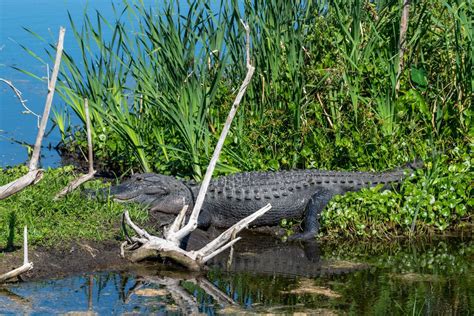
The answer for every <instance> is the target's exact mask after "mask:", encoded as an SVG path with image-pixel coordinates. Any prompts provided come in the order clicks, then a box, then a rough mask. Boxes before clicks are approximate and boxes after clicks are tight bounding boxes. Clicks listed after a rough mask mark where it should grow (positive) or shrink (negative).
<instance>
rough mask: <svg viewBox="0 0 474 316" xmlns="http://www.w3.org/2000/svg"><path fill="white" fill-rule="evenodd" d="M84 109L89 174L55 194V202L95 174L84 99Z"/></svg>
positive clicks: (89, 126)
mask: <svg viewBox="0 0 474 316" xmlns="http://www.w3.org/2000/svg"><path fill="white" fill-rule="evenodd" d="M84 109H85V113H86V129H87V148H88V151H89V156H88V162H89V172H88V173H87V174H85V175H82V176H80V177H79V178H77V179H75V180H73V181H71V182H70V183H69V184H68V185H67V186H66V187H65V188H64V189H62V190H61V192H59V193H58V194H56V196H55V197H54V199H55V200H57V199H59V198H61V197H63V196H65V195H67V194H68V193H70V192H72V191H74V190H75V189H76V188H77V187H79V186H80V185H81V184H83V183H84V182H87V181H89V180H91V179H92V178H94V175H95V173H96V171H95V170H94V153H93V148H92V131H91V119H90V115H89V102H88V100H87V99H84Z"/></svg>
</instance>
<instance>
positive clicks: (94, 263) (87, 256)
mask: <svg viewBox="0 0 474 316" xmlns="http://www.w3.org/2000/svg"><path fill="white" fill-rule="evenodd" d="M29 260H30V262H33V269H32V270H30V271H29V272H27V273H25V274H23V275H22V276H21V278H22V280H24V281H36V280H44V279H50V278H61V277H65V276H68V275H74V274H79V273H85V272H92V271H101V270H117V271H122V270H128V269H131V268H133V267H135V266H137V264H133V263H131V262H129V261H128V260H126V259H122V258H121V257H120V244H119V242H118V241H106V242H91V241H83V242H82V241H81V242H74V243H71V244H70V245H68V246H67V247H66V246H61V249H53V248H43V247H37V248H33V249H29ZM22 264H23V249H17V250H16V251H14V252H3V253H1V254H0V274H3V273H5V272H8V271H10V270H13V269H15V268H18V267H19V266H21V265H22ZM13 281H14V280H13Z"/></svg>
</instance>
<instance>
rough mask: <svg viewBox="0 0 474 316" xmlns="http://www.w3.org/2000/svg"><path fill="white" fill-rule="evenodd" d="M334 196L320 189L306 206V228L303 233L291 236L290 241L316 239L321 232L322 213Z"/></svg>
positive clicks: (328, 191)
mask: <svg viewBox="0 0 474 316" xmlns="http://www.w3.org/2000/svg"><path fill="white" fill-rule="evenodd" d="M333 195H334V194H332V192H331V191H330V190H327V189H319V190H318V191H316V193H314V194H313V196H312V197H311V198H310V199H309V201H308V204H306V209H305V215H304V220H303V221H304V228H303V232H302V233H298V234H294V235H292V236H290V237H289V238H288V239H289V240H308V239H312V238H314V237H315V236H316V235H317V234H318V232H319V227H320V224H319V218H320V217H321V212H322V211H323V209H324V208H325V207H326V205H327V204H328V202H329V200H331V198H332V197H333Z"/></svg>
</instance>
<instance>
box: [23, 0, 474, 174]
mask: <svg viewBox="0 0 474 316" xmlns="http://www.w3.org/2000/svg"><path fill="white" fill-rule="evenodd" d="M179 3H180V2H179V1H178V2H176V3H175V2H171V1H170V2H168V1H167V2H164V3H163V4H162V5H161V6H160V7H158V8H157V7H147V6H146V5H144V4H143V2H140V1H136V2H133V1H130V2H129V1H124V3H123V4H122V5H121V6H120V9H119V8H118V7H114V9H115V10H116V16H117V19H116V20H114V21H106V20H105V19H104V18H103V16H102V15H101V14H100V12H97V13H96V14H95V15H88V14H86V15H85V16H84V20H83V24H82V26H81V27H78V26H77V25H76V24H74V23H73V19H72V17H71V18H70V21H71V28H72V31H73V34H74V36H75V38H76V41H77V44H78V45H79V47H80V49H81V59H79V60H77V59H73V58H72V57H71V56H69V55H67V51H66V57H65V59H64V60H65V61H64V62H63V68H62V72H61V77H60V85H59V88H58V89H59V93H60V95H61V96H62V98H63V100H64V101H65V103H66V104H67V106H70V107H71V108H72V109H73V111H74V112H75V113H76V114H77V115H78V116H79V117H80V118H82V119H83V120H84V109H83V101H82V100H83V98H85V97H87V98H88V99H89V100H90V105H91V107H92V124H93V127H94V131H93V134H94V136H95V144H96V145H95V146H96V156H98V158H99V159H102V160H103V161H106V162H108V163H109V165H110V166H111V167H112V168H115V169H118V170H119V171H121V172H124V171H126V170H129V169H130V168H131V169H141V170H145V171H150V170H154V171H158V172H162V173H173V174H180V175H187V176H192V177H195V178H196V179H199V178H200V177H201V176H202V174H203V172H204V170H203V168H205V166H207V163H208V159H209V158H210V155H211V153H212V149H213V148H214V144H215V142H216V139H217V137H218V135H219V132H220V129H221V127H222V125H223V123H224V120H225V117H226V115H227V111H228V109H229V108H230V105H231V102H232V98H233V95H234V94H235V90H236V89H237V87H238V86H239V85H240V81H241V80H242V78H243V76H244V75H245V72H246V69H245V57H244V56H245V46H244V36H243V30H242V27H241V24H240V19H243V20H245V21H247V22H248V23H249V25H250V26H251V30H252V34H251V39H252V43H251V54H252V63H253V64H254V65H255V66H256V72H255V75H254V78H253V80H252V82H251V83H250V86H249V88H248V90H247V94H246V96H245V99H244V102H243V106H242V107H241V109H240V110H239V111H240V112H239V113H238V116H237V118H236V122H235V124H234V126H233V127H232V129H231V133H230V135H229V138H228V140H227V143H226V146H225V152H224V153H223V154H222V155H221V158H220V162H219V165H218V170H217V172H221V173H222V172H229V171H232V170H236V169H281V168H306V167H319V168H346V169H361V168H362V169H364V168H365V169H383V168H387V167H390V166H394V165H399V164H401V163H403V162H404V161H407V160H409V159H412V158H413V157H415V156H421V157H425V156H427V155H430V153H431V152H432V151H433V150H432V149H433V147H435V148H440V150H444V149H445V148H450V147H453V146H454V144H468V143H472V141H473V139H472V134H473V133H472V125H471V120H472V113H473V111H472V97H473V90H474V81H473V76H472V73H473V64H472V60H473V52H474V51H473V50H474V48H473V44H472V34H473V9H472V8H473V7H474V6H473V3H472V0H449V1H448V0H435V1H429V2H427V1H425V2H413V3H412V4H411V7H410V21H409V27H408V34H407V39H408V42H407V52H406V54H405V58H406V60H405V65H406V67H405V70H404V71H403V72H402V74H401V87H400V90H399V91H398V92H397V91H396V89H395V85H396V76H397V71H398V69H397V67H398V61H399V60H398V58H399V57H398V53H399V52H398V47H399V39H398V36H399V28H400V17H401V8H402V3H401V1H395V0H387V1H376V2H371V1H363V0H350V1H343V0H335V1H331V2H330V3H329V4H328V3H326V2H324V1H320V2H313V1H304V0H299V1H275V0H254V1H237V0H222V1H221V2H220V3H219V6H218V7H217V9H216V8H215V7H213V8H211V7H210V6H209V5H208V4H207V1H204V0H192V1H189V3H188V6H186V10H185V9H184V8H183V7H181V6H180V5H179ZM32 54H33V53H32ZM76 141H77V143H78V144H79V145H80V144H81V136H80V135H79V136H76ZM68 146H70V147H74V143H69V144H68Z"/></svg>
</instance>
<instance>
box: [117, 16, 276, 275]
mask: <svg viewBox="0 0 474 316" xmlns="http://www.w3.org/2000/svg"><path fill="white" fill-rule="evenodd" d="M242 24H243V25H244V28H245V31H246V55H247V56H246V59H247V60H246V65H247V75H246V76H245V79H244V81H243V82H242V84H241V86H240V89H239V92H238V93H237V96H236V97H235V101H234V103H233V104H232V108H231V110H230V112H229V115H228V116H227V120H226V122H225V124H224V128H223V129H222V133H221V135H220V137H219V140H218V142H217V145H216V148H215V149H214V153H213V155H212V158H211V161H210V162H209V166H208V168H207V171H206V174H205V176H204V180H203V182H202V184H201V187H200V189H199V194H198V196H197V198H196V203H195V204H194V208H193V211H192V212H191V215H190V218H189V220H188V222H187V224H186V225H184V226H183V224H184V220H185V215H186V210H187V205H185V206H184V207H183V209H182V210H181V212H180V213H179V215H178V216H177V217H176V219H175V221H174V222H173V223H172V224H171V225H170V227H169V228H168V229H166V230H165V234H164V237H165V238H158V237H155V236H152V235H150V234H148V233H147V232H146V231H145V230H143V229H141V228H140V227H138V226H137V225H135V224H134V223H133V222H132V220H131V219H130V217H129V215H128V212H125V213H124V216H123V218H124V222H126V223H127V224H128V225H129V226H130V227H131V228H132V229H133V230H134V231H135V233H136V234H137V235H138V237H128V238H129V239H130V241H131V243H130V245H128V246H124V244H122V248H121V253H122V254H124V249H127V250H133V252H132V254H131V256H130V259H131V260H132V261H139V260H143V259H145V258H150V257H156V256H160V257H166V258H170V259H173V260H174V261H175V262H178V263H180V264H182V265H183V266H185V267H187V268H188V269H189V270H200V269H201V267H202V266H203V265H204V264H205V263H206V262H207V261H208V260H210V259H211V258H213V257H214V256H216V255H217V254H219V253H221V252H222V251H224V250H226V249H228V248H229V247H231V246H232V245H233V244H234V243H236V242H237V241H239V239H240V238H235V235H236V234H237V233H238V232H240V231H241V230H242V229H244V228H245V227H247V226H248V225H249V223H251V222H252V221H254V220H255V219H256V218H258V217H260V216H262V215H263V214H265V213H266V212H268V211H269V210H270V209H271V205H270V204H268V205H266V206H265V207H263V208H261V209H260V210H258V211H256V212H255V213H253V214H251V215H250V216H248V217H246V218H244V219H242V220H241V221H239V222H238V223H236V224H235V225H233V226H232V227H231V228H229V229H228V230H226V231H225V232H224V233H222V234H221V235H220V236H219V237H217V238H216V239H214V240H213V241H212V242H210V243H209V244H208V245H206V246H205V247H203V248H201V249H200V250H197V251H186V250H184V249H181V248H180V247H179V244H180V242H181V241H182V239H183V238H184V237H186V236H188V235H189V234H190V233H191V232H192V231H193V230H195V229H196V228H197V221H198V217H199V213H200V211H201V207H202V204H203V202H204V197H205V195H206V192H207V188H208V186H209V183H210V181H211V178H212V174H213V172H214V168H215V166H216V164H217V160H218V159H219V154H220V152H221V150H222V147H223V146H224V141H225V138H226V136H227V133H228V132H229V129H230V125H231V123H232V120H233V118H234V116H235V114H236V112H237V109H238V107H239V104H240V102H241V101H242V98H243V96H244V94H245V91H246V90H247V86H248V84H249V83H250V80H251V79H252V76H253V73H254V71H255V68H254V67H253V66H252V65H251V63H250V28H249V27H248V25H247V24H245V23H244V22H243V21H242Z"/></svg>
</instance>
